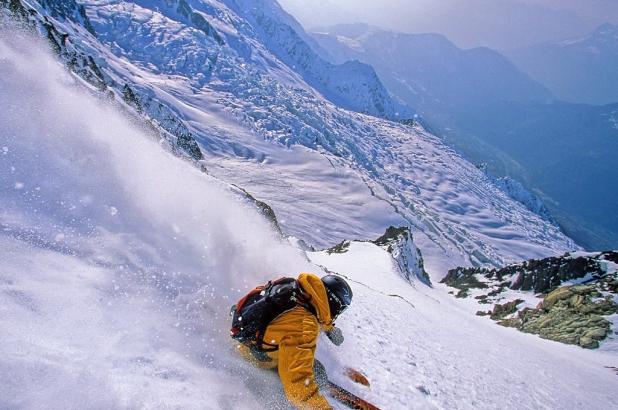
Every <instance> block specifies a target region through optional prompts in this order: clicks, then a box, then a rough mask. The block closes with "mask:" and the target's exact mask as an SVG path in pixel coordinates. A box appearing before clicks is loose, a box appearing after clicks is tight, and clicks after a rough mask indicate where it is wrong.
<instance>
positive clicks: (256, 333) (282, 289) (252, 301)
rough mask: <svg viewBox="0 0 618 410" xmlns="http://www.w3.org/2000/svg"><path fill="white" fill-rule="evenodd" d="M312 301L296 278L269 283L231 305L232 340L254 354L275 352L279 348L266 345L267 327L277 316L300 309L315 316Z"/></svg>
mask: <svg viewBox="0 0 618 410" xmlns="http://www.w3.org/2000/svg"><path fill="white" fill-rule="evenodd" d="M310 299H311V296H310V295H308V294H307V293H305V292H304V291H303V289H302V288H301V287H300V285H299V284H298V281H297V280H296V279H293V278H283V279H279V280H276V281H274V282H273V281H269V282H268V283H267V284H266V285H263V286H258V287H256V288H255V289H253V290H252V291H251V292H249V293H248V294H247V295H246V296H245V297H243V298H242V299H240V300H239V301H238V303H237V304H235V305H234V306H232V310H231V312H230V315H231V316H232V330H231V331H230V334H231V336H232V339H234V340H237V341H239V342H241V343H243V344H245V345H247V346H249V347H250V348H251V350H252V351H254V352H262V353H263V352H274V351H276V350H277V349H278V346H277V345H274V344H270V343H266V342H264V333H265V332H266V328H267V327H268V325H269V324H270V322H272V321H273V320H274V319H275V318H276V317H277V316H279V315H280V314H282V313H284V312H287V311H288V310H290V309H293V308H295V307H297V306H302V307H304V308H305V309H307V310H308V311H309V312H311V313H312V314H314V315H315V314H316V311H315V308H314V307H313V306H312V305H311V303H309V302H310Z"/></svg>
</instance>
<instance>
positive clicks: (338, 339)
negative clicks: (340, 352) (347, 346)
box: [326, 327, 344, 346]
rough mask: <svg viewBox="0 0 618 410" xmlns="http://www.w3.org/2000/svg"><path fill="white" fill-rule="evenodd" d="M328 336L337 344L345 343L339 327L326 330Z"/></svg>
mask: <svg viewBox="0 0 618 410" xmlns="http://www.w3.org/2000/svg"><path fill="white" fill-rule="evenodd" d="M326 336H327V337H328V339H329V340H330V341H331V342H333V344H334V345H335V346H341V345H342V344H343V340H344V337H343V332H342V331H341V329H339V328H338V327H333V328H332V329H331V330H329V331H328V332H326Z"/></svg>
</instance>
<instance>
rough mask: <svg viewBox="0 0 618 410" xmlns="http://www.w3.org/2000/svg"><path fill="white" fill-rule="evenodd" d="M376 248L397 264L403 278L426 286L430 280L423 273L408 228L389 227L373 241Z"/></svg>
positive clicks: (423, 267) (423, 266)
mask: <svg viewBox="0 0 618 410" xmlns="http://www.w3.org/2000/svg"><path fill="white" fill-rule="evenodd" d="M373 243H375V244H376V245H378V246H381V247H382V248H385V249H386V250H387V251H388V253H390V254H391V255H392V256H393V259H395V261H396V262H397V265H398V266H399V270H400V271H401V272H402V274H403V276H404V277H405V278H406V279H407V280H408V281H411V280H412V278H413V277H416V278H418V279H420V280H421V282H423V283H425V284H426V285H428V286H431V279H430V278H429V275H428V274H427V272H426V271H425V265H424V262H423V256H422V255H421V251H420V250H419V249H418V248H417V247H416V245H415V244H414V239H413V236H412V232H411V231H410V228H408V227H399V228H397V227H394V226H391V227H389V228H388V229H386V232H385V233H384V235H382V236H381V237H379V238H378V239H376V240H375V241H373Z"/></svg>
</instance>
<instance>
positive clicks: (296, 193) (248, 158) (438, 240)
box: [24, 0, 575, 275]
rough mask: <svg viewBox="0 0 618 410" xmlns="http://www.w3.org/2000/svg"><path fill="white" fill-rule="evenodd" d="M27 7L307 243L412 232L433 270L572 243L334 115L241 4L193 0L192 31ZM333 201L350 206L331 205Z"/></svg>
mask: <svg viewBox="0 0 618 410" xmlns="http://www.w3.org/2000/svg"><path fill="white" fill-rule="evenodd" d="M24 4H26V5H28V4H30V5H31V6H33V7H34V8H35V9H37V10H38V15H40V16H45V15H47V17H40V18H39V20H40V19H41V18H44V19H46V22H43V23H41V22H39V27H40V30H41V31H43V33H44V35H46V36H47V37H50V34H49V33H50V31H51V32H52V34H54V33H55V34H54V35H55V36H56V37H57V38H58V39H57V40H56V41H55V42H56V44H59V43H61V44H59V45H58V47H60V49H61V51H60V54H61V55H62V56H63V58H64V59H65V60H68V63H71V64H72V59H73V57H74V55H73V53H74V52H73V51H72V50H73V49H76V50H80V51H79V52H81V53H83V54H84V55H85V56H87V57H83V59H85V60H86V63H87V64H86V65H87V66H88V67H90V66H91V65H93V66H96V70H94V71H95V72H98V73H100V77H101V80H100V82H102V83H101V84H98V85H97V88H99V89H102V88H105V89H107V90H108V92H107V93H108V94H110V93H109V91H111V93H112V94H114V95H116V100H118V99H124V100H129V101H131V99H132V98H127V92H126V90H125V86H128V87H129V88H130V89H131V90H132V94H133V97H134V98H133V99H135V100H137V101H139V102H140V104H139V106H137V108H136V110H137V111H140V110H142V111H145V112H146V114H147V115H148V116H149V117H150V118H151V119H152V120H151V122H154V123H155V124H164V125H165V124H168V123H169V124H180V125H179V126H180V127H181V129H182V130H183V132H180V133H177V134H179V135H183V136H186V135H189V136H191V138H192V139H194V140H195V141H197V142H198V143H199V145H200V147H201V149H202V151H203V152H204V156H205V159H204V160H203V163H202V164H203V165H205V166H206V167H207V168H208V169H209V171H210V172H211V173H212V174H213V175H217V176H220V177H221V178H223V179H225V180H227V181H230V182H233V183H236V184H237V185H240V186H242V187H243V188H245V189H247V190H248V191H250V192H251V193H252V194H254V195H255V196H256V197H257V198H258V199H261V200H263V201H265V202H267V203H269V204H270V205H271V206H272V207H273V209H274V210H275V212H276V214H277V216H278V217H279V219H280V223H281V226H282V228H283V230H284V232H286V233H287V234H293V235H295V236H297V237H299V238H302V239H303V240H305V241H306V242H307V243H309V244H311V245H314V246H318V247H329V246H332V245H335V244H337V243H339V242H341V241H342V240H345V239H350V238H364V239H372V238H376V237H378V236H380V235H382V234H383V232H384V230H385V229H386V228H387V227H388V226H401V225H409V226H411V227H412V228H413V234H414V236H415V242H417V244H418V246H419V247H420V248H421V251H422V252H423V255H424V258H425V261H426V265H427V266H428V267H429V268H428V270H429V271H430V273H431V271H434V272H436V274H437V275H440V273H438V272H442V271H444V269H443V268H442V266H443V264H444V263H447V265H448V267H449V268H452V267H455V266H459V265H466V264H469V263H473V264H485V263H490V264H494V265H501V264H502V263H503V262H506V261H512V262H515V261H518V260H520V259H522V258H526V257H540V256H547V254H553V253H555V252H562V251H564V250H565V249H571V248H574V247H575V245H574V244H573V242H572V241H570V240H569V239H568V238H566V237H564V235H563V234H562V233H561V232H560V231H559V229H558V228H556V227H555V226H553V225H551V224H548V223H547V222H546V221H544V220H542V219H541V218H539V217H537V216H535V215H531V214H530V213H529V212H528V211H527V210H526V209H525V208H524V207H523V206H520V205H518V204H515V205H513V203H512V201H511V200H510V199H509V198H508V197H507V196H506V195H505V194H504V193H502V192H501V191H500V190H499V189H497V188H496V187H494V185H493V184H492V183H491V181H490V180H489V179H488V178H487V177H486V176H485V175H484V174H483V173H482V172H481V171H479V170H478V169H476V167H474V166H473V165H472V164H469V163H468V162H466V161H465V160H464V159H462V158H461V157H459V156H458V155H457V154H455V153H454V152H453V151H452V150H449V149H448V148H446V147H445V146H444V145H443V144H442V143H440V141H439V140H438V139H437V138H435V137H433V136H432V135H430V134H428V133H427V132H425V131H424V130H423V129H421V128H418V127H416V128H415V127H414V126H413V127H411V126H405V125H400V124H395V123H392V122H388V121H384V120H381V119H379V118H376V117H368V116H365V115H362V114H358V113H353V112H349V111H344V110H341V109H340V108H338V107H336V106H333V105H332V104H331V103H329V102H328V101H327V100H325V99H324V98H323V97H322V96H321V95H320V94H318V93H316V92H315V91H312V89H311V88H310V87H309V86H308V85H307V83H306V82H304V81H303V80H302V79H301V78H300V77H299V76H298V75H296V74H295V73H294V72H293V71H291V69H290V68H289V67H288V66H287V65H285V64H283V63H281V62H280V61H279V60H278V59H277V58H276V57H275V56H274V55H273V54H272V53H271V52H270V51H269V50H268V48H267V47H266V46H265V45H264V44H263V43H262V42H260V40H259V36H257V35H255V34H252V33H255V31H254V30H253V29H252V26H251V23H250V22H249V21H248V20H246V19H244V18H242V14H238V13H239V12H237V11H235V10H238V9H239V7H240V5H239V4H236V3H234V4H231V3H230V7H228V6H227V5H226V4H225V3H223V2H216V1H209V2H206V1H202V2H193V3H191V4H192V5H193V6H192V7H196V8H195V9H192V10H193V13H201V14H200V15H202V16H205V17H204V19H205V20H206V22H207V23H208V25H206V23H203V22H202V23H199V24H198V26H199V27H198V26H196V25H195V24H194V23H191V21H190V20H189V19H188V18H187V17H186V16H185V14H184V13H179V12H178V9H177V7H176V3H175V2H173V4H172V3H169V4H171V5H172V6H173V7H172V6H170V8H165V7H160V5H157V6H149V4H150V3H149V2H147V1H138V2H125V1H112V0H105V1H103V0H97V1H92V2H90V1H88V2H81V3H80V4H81V5H82V6H83V7H84V8H85V13H84V14H85V15H86V17H87V18H88V22H89V25H91V26H92V27H93V29H94V31H95V33H96V36H94V35H92V34H91V33H90V32H89V31H88V30H87V29H86V28H85V27H84V25H83V24H82V23H81V20H72V19H70V18H67V17H62V16H60V17H59V18H57V19H54V18H53V17H52V16H51V14H49V11H46V10H47V9H41V8H40V7H39V5H38V3H35V2H32V3H26V2H24ZM198 6H199V8H198ZM232 6H233V7H232ZM149 7H152V8H149ZM69 17H70V16H69ZM207 17H208V18H207ZM195 19H196V20H197V21H202V20H200V19H197V18H194V20H195ZM49 27H52V29H50V28H49ZM206 27H210V28H208V29H206ZM63 47H64V48H63ZM243 50H244V51H243ZM90 59H92V64H90V63H89V61H90ZM78 60H80V59H78ZM267 62H268V63H267ZM90 71H92V70H90ZM129 97H130V96H129ZM133 105H134V106H136V103H135V102H134V101H133ZM140 107H141V108H140ZM164 128H165V129H167V130H172V131H173V127H172V126H164ZM258 136H259V137H258ZM260 137H261V138H260ZM264 139H266V141H264ZM189 141H190V140H189ZM268 141H271V142H275V143H279V144H272V143H269V142H268ZM280 144H282V145H280ZM172 145H174V142H173V141H172ZM175 145H178V143H177V142H176V143H175ZM185 151H186V150H185ZM189 152H192V150H189ZM199 158H200V157H199V155H198V156H197V157H196V159H199ZM291 158H294V159H293V160H292V159H291ZM248 169H251V172H248ZM329 169H330V171H328V170H329ZM283 181H285V182H283ZM343 194H345V197H346V199H348V201H333V198H338V197H340V196H341V195H343ZM352 198H354V199H352ZM513 206H515V207H516V208H515V209H517V211H516V212H514V211H513ZM325 209H328V212H325V211H324V210H325ZM497 226H502V227H508V228H505V230H504V231H503V230H500V231H498V230H497V229H496V227H497ZM505 231H508V232H510V233H509V235H507V236H505V235H504V232H505ZM531 244H534V245H532V246H531ZM531 251H532V252H531Z"/></svg>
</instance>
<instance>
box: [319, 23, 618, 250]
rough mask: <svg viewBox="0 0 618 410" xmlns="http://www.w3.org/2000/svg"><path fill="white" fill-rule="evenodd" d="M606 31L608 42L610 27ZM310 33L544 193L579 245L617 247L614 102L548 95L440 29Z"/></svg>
mask: <svg viewBox="0 0 618 410" xmlns="http://www.w3.org/2000/svg"><path fill="white" fill-rule="evenodd" d="M602 32H603V33H605V34H604V38H606V42H607V43H611V40H610V39H611V38H612V36H611V35H610V34H609V33H610V32H611V30H609V27H606V29H605V30H602ZM314 37H315V38H316V39H317V41H318V42H319V43H320V44H321V45H322V46H323V48H324V49H325V50H326V51H327V52H328V53H329V54H328V55H325V56H326V58H329V55H330V58H333V59H334V61H342V60H346V59H359V60H361V61H363V62H365V63H368V64H372V65H373V66H374V67H376V71H377V72H378V74H379V76H380V78H381V79H382V81H383V82H384V84H385V85H386V86H387V87H388V88H389V89H390V91H391V92H392V93H393V94H395V95H397V96H398V97H399V98H401V99H402V100H403V101H405V102H407V103H408V104H409V105H412V106H414V107H415V108H416V109H417V111H418V113H419V114H420V115H421V117H422V119H423V122H424V124H427V125H428V127H429V128H430V129H431V130H432V131H433V132H435V133H437V134H438V135H440V136H441V137H443V138H444V139H445V140H446V141H448V142H449V144H451V145H452V146H454V147H456V148H457V149H458V150H460V151H461V152H463V153H464V154H465V156H466V157H467V158H468V159H470V160H472V161H474V162H478V163H487V164H488V169H489V170H490V172H491V173H492V174H494V175H499V176H505V177H508V178H509V181H513V182H515V183H522V184H523V185H525V187H526V188H527V190H529V191H532V192H534V195H535V196H538V197H540V198H542V199H543V201H544V202H545V203H546V208H547V209H549V211H550V212H551V213H552V214H553V215H554V217H555V219H556V220H557V221H558V222H559V223H560V225H561V226H562V227H563V229H565V231H566V232H567V233H568V234H569V235H570V236H571V237H573V238H575V240H576V241H577V242H578V243H580V244H582V245H583V246H585V247H586V248H588V249H591V250H599V249H610V248H614V247H616V246H618V219H615V218H614V216H613V215H615V214H616V212H615V209H616V206H617V204H618V198H617V197H615V195H613V192H612V193H609V192H607V190H606V187H607V186H614V185H616V184H618V172H616V169H615V167H614V166H613V165H612V162H613V161H612V159H611V158H613V157H614V156H616V155H618V146H617V145H616V142H617V141H618V139H617V138H616V137H617V136H618V127H616V120H615V117H616V113H617V112H618V107H617V105H616V104H613V105H608V106H602V107H601V106H599V107H597V106H587V105H583V104H570V103H565V102H561V101H550V100H551V98H552V97H551V93H550V92H549V91H548V90H547V89H546V88H544V87H543V86H541V85H540V84H539V83H537V82H535V81H533V80H532V79H531V78H530V77H528V76H527V75H526V74H524V73H523V72H522V71H520V70H519V69H518V68H517V67H516V66H515V65H514V64H512V63H511V62H510V61H509V60H507V59H506V57H504V56H502V55H501V54H499V53H498V52H496V51H492V50H489V49H485V48H477V49H472V50H462V49H459V48H457V47H456V46H455V45H454V44H452V43H451V42H450V41H448V40H447V39H446V38H444V37H443V36H441V35H437V34H424V35H418V34H416V35H413V34H404V33H395V32H389V31H384V30H381V29H378V28H375V27H370V26H367V25H364V24H353V25H340V26H335V27H330V28H323V29H320V31H319V32H317V33H314ZM595 41H596V40H595ZM598 41H600V40H598ZM586 44H587V43H586ZM539 54H544V55H545V56H551V53H544V52H540V53H539ZM582 56H583V55H582ZM548 58H549V59H552V58H553V57H548ZM532 60H534V61H535V62H538V61H542V59H539V58H536V57H534V58H532ZM584 60H586V58H584V57H582V61H584ZM552 61H553V60H552ZM556 61H557V60H556ZM556 67H557V69H559V70H563V71H564V72H567V71H569V72H571V70H572V68H573V69H575V70H576V67H586V68H585V70H588V63H587V62H586V63H582V64H579V65H578V64H570V63H569V62H566V61H565V62H563V63H560V64H559V65H558V66H556ZM586 72H587V71H586ZM550 76H552V77H553V78H555V79H558V78H559V76H558V75H556V76H553V75H550ZM586 77H587V79H586V81H588V82H590V81H592V82H595V83H596V87H603V88H607V89H608V90H610V89H612V87H611V86H609V87H608V86H607V85H608V84H609V85H611V84H612V82H611V81H609V82H608V81H605V79H606V78H607V76H606V75H601V74H600V73H597V74H594V75H588V74H586ZM532 146H534V147H535V148H534V149H531V147H532ZM499 185H501V186H503V187H506V186H505V185H504V184H502V183H501V184H499ZM506 188H508V187H506ZM511 188H513V187H511ZM517 190H519V189H517ZM507 191H508V192H511V193H515V190H513V189H510V188H509V189H507ZM519 191H521V190H519ZM528 196H529V195H527V194H526V195H524V196H522V195H515V196H514V197H515V198H518V199H521V200H523V202H524V203H526V204H527V206H528V207H529V208H530V209H539V210H540V209H541V208H542V206H541V207H539V206H532V207H530V205H531V202H530V199H529V198H525V197H528ZM535 202H536V201H535ZM543 214H544V215H545V214H546V213H543Z"/></svg>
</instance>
